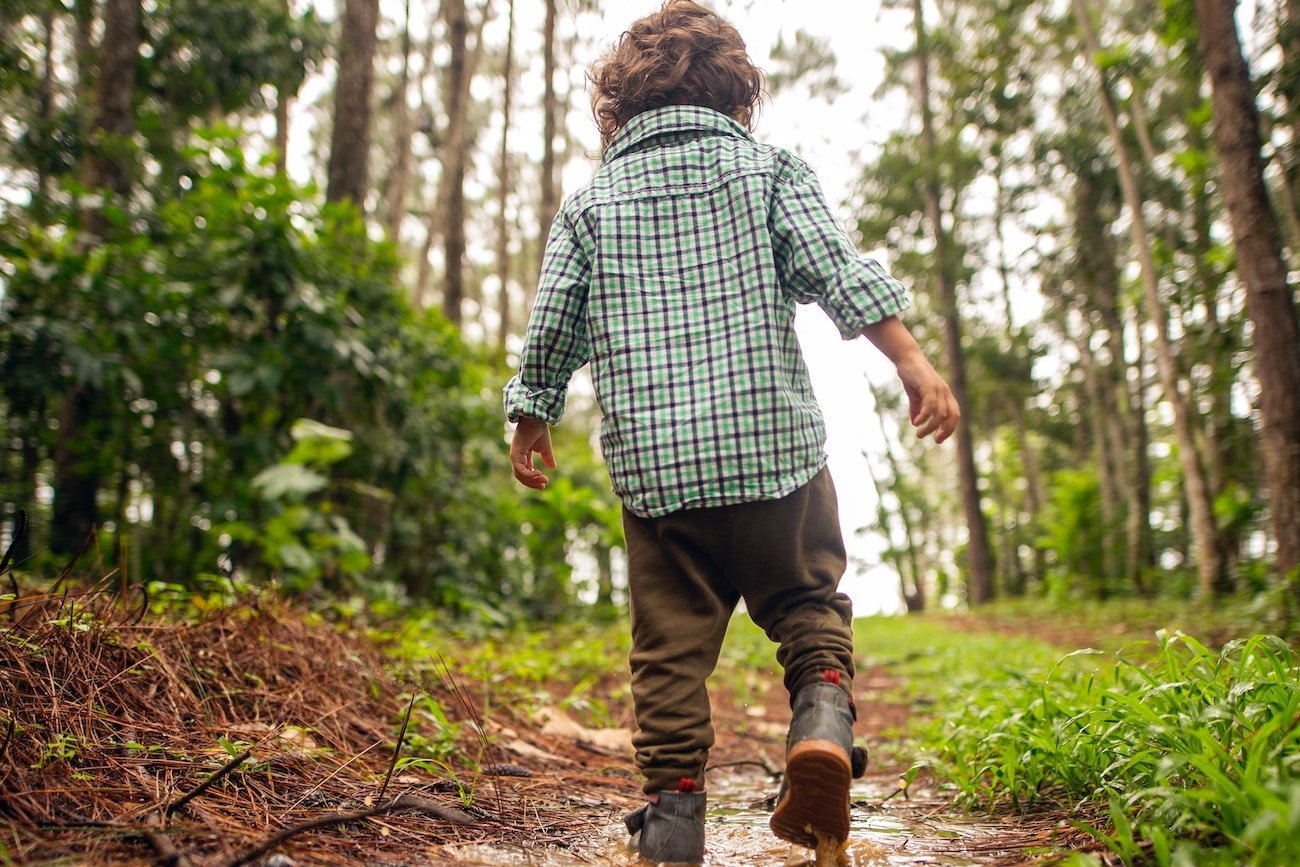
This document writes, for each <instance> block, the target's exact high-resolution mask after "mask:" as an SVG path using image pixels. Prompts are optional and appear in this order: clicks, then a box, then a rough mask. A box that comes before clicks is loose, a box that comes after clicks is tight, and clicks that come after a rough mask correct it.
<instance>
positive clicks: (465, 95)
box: [435, 0, 491, 326]
mask: <svg viewBox="0 0 1300 867" xmlns="http://www.w3.org/2000/svg"><path fill="white" fill-rule="evenodd" d="M442 9H443V15H444V16H445V18H446V24H447V40H448V43H449V45H450V49H451V51H450V59H449V61H448V64H447V81H446V105H447V134H446V137H445V139H444V141H443V150H442V175H441V177H440V179H439V183H438V203H437V206H436V214H435V219H437V222H438V224H439V227H440V228H441V231H442V242H443V260H444V264H445V268H446V273H445V275H444V278H443V291H442V312H443V313H444V314H445V315H446V316H447V318H448V319H450V320H451V321H452V322H453V323H455V324H456V325H457V326H459V325H460V323H461V319H462V316H463V312H462V309H461V308H462V305H463V302H464V300H465V176H466V173H467V171H468V169H469V158H470V150H471V147H472V145H473V142H474V136H475V132H476V131H475V130H473V129H471V126H470V122H469V112H470V107H471V99H470V85H471V84H472V83H473V81H474V75H475V73H476V72H477V71H478V66H479V61H480V60H481V59H482V57H483V27H484V25H485V24H486V23H487V19H488V15H489V14H490V13H491V3H490V2H486V0H485V2H484V3H483V4H482V6H481V8H480V14H479V16H478V22H477V24H476V26H475V28H474V36H475V41H474V46H473V50H472V51H471V50H470V46H469V34H470V21H469V14H468V12H467V10H466V8H465V0H443V4H442Z"/></svg>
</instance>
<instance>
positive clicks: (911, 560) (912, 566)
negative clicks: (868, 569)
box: [867, 379, 925, 614]
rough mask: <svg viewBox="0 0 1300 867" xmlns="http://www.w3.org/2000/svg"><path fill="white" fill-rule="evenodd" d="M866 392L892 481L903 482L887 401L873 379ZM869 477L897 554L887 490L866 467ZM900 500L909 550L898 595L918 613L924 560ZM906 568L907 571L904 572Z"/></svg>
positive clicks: (921, 605) (900, 567)
mask: <svg viewBox="0 0 1300 867" xmlns="http://www.w3.org/2000/svg"><path fill="white" fill-rule="evenodd" d="M867 388H868V389H869V390H870V391H871V397H872V399H873V400H874V401H875V407H876V411H875V413H874V415H875V417H876V422H877V424H879V425H880V439H881V442H883V443H884V444H885V461H886V462H887V463H888V464H889V473H890V478H892V479H895V480H897V479H900V478H902V476H900V475H899V473H900V468H899V466H898V459H897V458H896V457H895V456H894V443H893V439H892V438H891V437H890V435H889V431H888V430H887V429H886V428H885V417H884V415H883V414H882V413H881V412H880V407H882V406H884V401H883V398H882V395H881V393H880V389H879V388H878V387H877V386H876V384H875V383H874V382H872V381H871V380H870V379H868V380H867ZM867 473H868V475H870V476H871V485H872V487H873V488H874V489H875V492H876V518H877V520H878V522H879V523H880V531H881V532H882V533H884V534H885V538H886V539H887V540H888V541H889V545H890V547H891V548H894V549H895V550H897V545H896V544H895V542H894V531H893V525H892V524H891V523H890V520H889V519H890V517H891V515H890V514H889V511H888V510H887V509H886V508H885V507H884V498H885V492H884V486H883V485H881V484H880V480H879V479H878V478H876V470H875V467H873V466H871V463H870V462H868V464H867ZM895 499H896V500H898V509H897V511H896V512H895V514H896V515H897V517H898V520H899V523H901V524H902V526H903V542H904V544H905V545H906V546H907V556H906V558H904V557H901V556H900V557H899V558H898V562H897V567H898V589H899V594H900V595H901V596H902V597H903V605H904V607H906V608H907V611H908V613H912V614H915V613H919V612H921V611H924V610H925V579H924V576H922V574H921V556H920V553H919V552H918V551H917V541H916V534H915V533H914V532H913V525H912V521H911V518H910V516H909V509H908V504H907V503H906V502H904V501H903V498H902V497H900V496H897V495H895ZM904 565H906V567H907V568H906V569H904V568H903V567H904Z"/></svg>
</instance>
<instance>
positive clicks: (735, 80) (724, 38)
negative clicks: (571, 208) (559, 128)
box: [590, 0, 763, 148]
mask: <svg viewBox="0 0 1300 867" xmlns="http://www.w3.org/2000/svg"><path fill="white" fill-rule="evenodd" d="M590 78H591V83H592V85H593V87H594V90H593V92H592V96H591V107H592V113H593V114H595V116H596V126H597V127H598V128H599V130H600V145H601V147H602V148H604V147H608V146H609V143H610V142H611V141H612V140H613V139H614V136H615V135H616V134H617V133H618V131H619V130H620V129H622V128H623V126H624V125H625V124H626V123H627V122H628V121H629V120H631V119H632V118H633V117H635V116H636V115H638V114H640V113H641V112H643V111H646V110H648V109H652V108H661V107H663V106H665V105H701V106H704V107H705V108H711V109H714V110H715V111H720V112H722V113H723V114H725V115H728V116H730V117H732V118H735V120H736V121H738V122H739V123H741V124H743V125H744V126H745V127H746V128H751V127H752V123H753V119H754V113H755V111H756V109H757V108H758V104H759V100H760V99H761V98H762V95H763V73H762V72H760V71H759V69H758V67H756V66H755V65H754V63H753V61H751V60H750V59H749V54H748V53H747V52H746V51H745V41H744V40H743V39H741V38H740V33H738V32H737V31H736V28H735V27H732V26H731V25H730V24H729V23H727V22H726V21H725V20H723V19H722V18H721V17H719V16H718V15H717V14H715V13H713V12H710V11H709V10H708V9H705V8H704V7H703V6H701V5H700V4H698V3H695V2H694V0H667V2H666V3H664V6H663V8H662V9H660V10H659V11H658V12H656V13H654V14H653V15H647V16H646V17H644V18H641V19H639V20H637V21H635V22H633V23H632V26H631V27H629V28H628V29H627V31H626V32H625V33H624V34H623V35H622V36H620V37H619V40H618V43H617V44H616V45H615V46H614V47H613V48H611V49H610V50H609V51H607V52H606V53H605V55H604V56H603V57H601V59H600V60H599V61H597V63H596V65H595V66H594V67H593V68H592V71H591V74H590Z"/></svg>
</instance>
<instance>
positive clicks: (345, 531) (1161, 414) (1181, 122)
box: [0, 0, 1300, 623]
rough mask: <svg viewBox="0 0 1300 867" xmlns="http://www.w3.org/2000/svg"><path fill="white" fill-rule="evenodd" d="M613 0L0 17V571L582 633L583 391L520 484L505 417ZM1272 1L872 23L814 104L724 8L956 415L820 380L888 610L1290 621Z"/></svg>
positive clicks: (790, 61) (1289, 144)
mask: <svg viewBox="0 0 1300 867" xmlns="http://www.w3.org/2000/svg"><path fill="white" fill-rule="evenodd" d="M622 5H623V4H620V9H621V7H622ZM627 5H628V9H627V10H626V11H627V15H626V16H622V15H621V16H620V18H619V19H618V20H617V21H614V22H612V29H611V22H610V20H609V13H610V12H611V10H610V9H605V10H603V11H604V12H605V13H606V15H605V17H602V15H601V13H602V10H601V9H600V8H599V6H600V4H595V3H591V2H586V0H570V2H566V3H560V2H558V0H544V2H543V0H538V2H534V3H529V2H518V0H478V2H474V0H468V2H467V0H442V2H440V3H437V4H434V3H432V2H430V0H404V2H400V3H390V2H385V3H384V4H382V7H381V5H380V4H379V2H378V0H345V2H340V3H339V6H338V8H337V9H335V8H332V7H328V8H327V7H326V6H325V5H324V4H322V5H319V6H316V5H312V4H308V3H303V2H298V0H243V2H239V3H222V2H213V0H150V2H144V0H103V2H100V3H65V2H62V0H3V2H0V52H2V55H3V56H0V99H2V100H3V106H4V111H3V122H2V125H0V191H2V193H3V196H2V199H0V208H2V210H0V404H3V411H4V435H3V438H2V439H0V510H2V511H0V545H2V546H4V547H8V546H10V545H11V544H12V545H13V554H14V562H15V564H16V566H17V569H18V571H19V572H20V573H23V574H25V575H35V576H52V575H54V574H56V573H58V572H59V571H60V570H61V569H63V568H64V567H65V566H66V565H67V564H68V563H69V562H72V561H73V560H74V559H78V558H83V559H79V562H80V563H81V565H82V566H83V567H89V565H90V564H92V563H95V564H97V566H96V567H95V568H97V569H98V571H99V573H100V574H105V573H107V572H109V571H112V570H117V574H118V575H119V576H120V578H121V580H123V582H127V581H129V582H131V583H142V584H145V585H147V586H149V587H151V588H153V590H154V592H155V593H156V592H158V591H160V590H164V589H166V588H175V589H177V590H179V591H181V592H185V593H189V592H192V591H194V590H200V591H201V590H203V589H205V588H218V587H227V586H228V585H229V583H230V582H231V581H232V580H233V581H235V582H236V583H237V584H261V583H267V582H274V583H276V584H278V585H279V586H281V587H282V588H284V589H285V590H286V591H288V592H291V593H300V594H306V595H311V596H315V597H333V598H340V597H352V598H357V599H369V600H371V601H375V600H378V599H390V600H393V601H396V602H402V603H404V602H410V603H413V604H414V605H416V606H419V607H428V608H434V609H438V610H441V611H445V612H449V613H452V614H455V615H461V616H469V617H480V618H485V619H487V620H489V621H492V622H498V623H503V622H510V621H514V620H521V619H522V620H554V619H557V618H561V617H563V616H565V615H567V614H571V613H573V612H575V611H578V610H581V611H584V612H585V611H590V610H591V609H592V608H593V607H595V608H596V609H597V610H601V611H613V610H616V608H617V605H618V604H619V603H620V602H621V597H620V592H619V564H620V555H621V551H620V545H621V537H620V529H619V523H618V506H617V502H616V500H615V499H614V498H613V496H612V494H611V493H610V492H609V485H608V481H607V478H606V476H605V472H604V469H603V466H602V465H601V462H600V459H599V455H598V452H597V448H596V445H595V440H594V437H595V433H596V429H597V426H598V412H597V410H596V408H595V406H594V401H591V400H590V399H587V400H582V399H579V400H575V402H574V405H573V406H572V407H571V409H570V413H569V416H568V417H567V418H566V420H565V423H564V424H562V425H561V426H560V427H559V428H558V429H557V431H556V436H557V438H558V441H557V451H558V453H559V454H560V455H561V456H562V460H563V472H561V473H559V474H558V475H557V478H556V479H555V480H554V481H553V483H552V484H551V485H550V486H549V487H548V489H547V490H546V491H545V492H544V493H541V494H531V493H527V492H524V491H523V490H522V489H520V488H518V486H516V485H514V484H513V483H512V482H511V480H510V477H509V470H508V465H507V461H506V460H505V441H506V436H507V431H506V428H505V424H504V422H503V420H502V417H501V411H500V401H499V390H500V386H501V384H502V383H503V382H504V380H505V379H506V378H507V377H508V376H509V373H510V369H511V366H512V363H513V361H514V351H515V350H516V349H517V346H518V335H519V334H520V333H521V332H522V329H523V327H524V325H525V324H526V317H527V311H528V308H529V305H530V300H531V292H532V289H533V286H534V283H535V279H536V275H537V270H538V266H539V258H540V248H541V245H542V242H543V240H544V238H545V236H546V233H547V227H548V225H549V221H550V218H551V215H553V214H554V213H555V210H556V208H557V206H558V203H559V201H560V199H561V197H562V196H563V194H564V193H565V191H566V189H568V188H571V187H572V186H574V185H575V184H576V183H580V182H581V180H582V179H584V178H585V177H586V176H587V175H588V174H589V172H590V171H591V167H592V162H591V160H590V159H589V156H590V154H589V151H590V150H591V147H590V145H589V144H588V142H589V140H590V139H589V137H590V133H589V132H588V129H589V126H590V121H589V120H588V118H587V110H586V95H585V91H584V81H583V70H584V69H585V67H586V66H587V65H588V64H589V62H590V60H591V59H592V58H593V57H594V56H595V55H596V53H597V52H598V51H599V48H600V47H601V44H602V41H607V40H608V39H610V38H612V37H614V36H615V35H616V33H617V29H618V28H620V27H622V26H623V25H625V24H626V23H627V22H626V21H625V20H623V18H624V17H626V18H627V20H630V19H631V17H633V16H635V15H638V14H643V13H644V12H648V11H651V10H652V9H653V8H654V4H651V3H645V4H641V6H640V7H637V8H631V7H632V5H633V4H627ZM814 5H815V4H814ZM1293 6H1294V4H1290V3H1287V4H1283V3H1274V2H1265V3H1259V4H1256V5H1252V6H1248V7H1247V6H1243V7H1241V8H1238V7H1237V6H1236V4H1235V3H1232V2H1220V0H1197V2H1195V3H1193V2H1191V0H1160V2H1139V3H1125V4H1119V3H1110V2H1100V0H1076V2H1074V3H1073V5H1071V4H1064V3H1043V2H1031V0H945V2H941V3H934V4H930V3H923V2H921V0H916V2H914V3H890V4H887V5H886V7H885V8H884V9H883V10H877V9H875V8H874V7H872V8H870V9H864V10H863V11H861V12H860V13H855V14H860V15H861V20H862V21H864V22H866V21H868V20H874V21H877V22H882V24H881V26H880V28H879V29H880V31H881V32H882V33H885V34H887V35H888V41H889V44H888V45H882V46H880V47H879V51H880V57H881V60H882V79H881V84H880V88H879V92H878V93H876V94H874V95H873V96H872V99H871V100H870V101H868V102H867V103H866V104H861V105H852V106H849V105H847V104H846V94H849V93H853V94H855V98H856V95H858V94H860V93H861V88H858V89H856V90H855V89H853V88H852V87H851V84H852V82H846V81H845V80H844V79H843V78H842V76H841V75H840V74H839V73H838V72H837V65H836V59H835V57H834V53H833V51H832V46H831V43H830V41H829V40H828V38H827V36H826V35H825V33H824V32H819V31H818V30H817V27H820V26H821V25H822V22H819V21H817V20H816V19H817V18H818V17H819V16H817V15H805V14H804V13H805V12H807V11H808V8H806V7H800V8H799V9H798V10H796V9H795V8H794V7H792V6H790V5H789V4H785V3H761V2H723V3H720V4H719V5H718V10H719V11H720V12H722V13H723V14H724V15H727V16H729V17H731V18H732V19H733V20H735V21H737V23H738V24H739V25H740V26H741V29H742V31H744V30H745V21H746V18H747V16H748V17H753V18H755V19H758V18H762V19H764V20H770V17H771V15H772V11H773V9H777V10H779V11H780V13H781V15H782V20H783V21H784V22H785V23H783V24H781V26H780V27H779V29H778V30H777V32H776V35H777V36H778V37H779V38H777V39H776V41H775V42H774V43H773V44H771V45H757V44H753V45H751V48H752V50H753V51H754V53H755V56H756V57H759V58H760V59H762V60H763V63H764V66H765V67H766V69H767V72H768V74H769V87H770V90H771V93H772V95H773V100H774V101H776V100H786V101H791V100H797V101H802V102H805V103H809V104H812V103H819V102H820V103H824V104H826V105H828V106H834V110H835V111H836V112H838V113H839V114H841V115H846V116H852V117H864V116H865V117H869V118H870V119H871V120H870V127H871V129H872V131H873V132H872V135H873V136H874V140H872V141H843V142H840V144H841V145H842V147H843V149H844V151H845V152H846V153H847V154H849V157H848V159H846V160H844V161H843V162H842V163H841V164H848V165H852V166H854V167H855V169H854V172H853V174H852V176H851V177H849V178H847V180H846V181H845V182H844V183H843V185H842V188H841V186H839V185H837V186H835V187H832V188H830V189H828V193H829V195H830V197H831V199H832V201H833V202H835V203H836V204H837V205H838V206H839V207H840V208H841V212H842V213H843V214H844V215H845V216H846V222H847V223H848V224H849V228H850V229H851V230H852V231H853V232H854V234H855V236H856V237H857V239H858V240H859V242H860V243H861V245H862V246H863V247H864V249H868V250H874V251H876V252H877V253H878V254H879V255H881V256H882V258H884V259H886V260H887V261H888V262H889V263H890V266H891V269H892V270H893V271H894V273H896V274H897V275H898V276H899V277H900V278H901V279H903V280H904V281H905V282H906V283H907V284H908V285H909V287H910V288H911V289H912V291H913V293H914V298H915V307H914V311H913V313H911V314H909V322H910V324H912V325H913V327H914V328H915V329H916V331H917V332H918V334H919V336H920V339H921V340H922V341H923V343H925V344H926V345H927V347H928V348H929V349H930V351H931V354H932V356H933V357H934V358H936V359H937V360H938V362H939V367H940V369H941V370H942V371H943V372H944V373H945V375H946V376H947V377H948V378H949V380H950V381H951V382H952V383H953V385H954V389H955V390H956V392H957V393H958V397H959V400H960V402H961V403H962V406H963V412H964V423H963V426H962V428H961V434H960V436H959V437H958V438H957V440H956V442H955V446H954V447H953V448H942V449H934V448H928V449H927V448H923V447H921V445H920V444H919V443H917V442H915V441H914V440H913V439H912V438H910V437H909V435H908V434H907V430H906V429H907V424H906V419H905V411H904V408H903V407H902V406H901V405H900V403H899V400H898V395H897V389H896V388H895V387H894V386H893V384H892V383H890V382H889V381H888V378H887V375H886V376H873V377H871V378H869V379H868V378H860V379H858V380H857V382H858V385H857V388H858V389H859V390H858V391H856V392H853V393H849V394H844V393H841V394H835V395H833V396H827V395H824V396H823V400H825V401H828V402H830V401H834V402H839V401H856V402H859V403H864V402H865V398H866V397H867V396H868V395H870V396H871V397H872V398H873V399H874V402H875V409H876V410H877V411H878V412H877V413H875V414H873V415H875V416H878V418H879V436H876V434H875V433H872V434H871V438H870V439H869V440H868V439H867V438H866V436H865V435H864V442H871V443H874V445H873V446H872V451H873V453H872V454H871V455H869V456H868V460H867V461H865V462H864V463H863V464H862V467H863V468H864V471H865V472H866V474H867V478H865V479H854V480H851V482H850V483H851V484H852V485H853V486H855V487H860V488H869V489H870V491H872V492H874V494H875V496H874V499H873V500H872V502H873V504H874V505H873V506H872V512H873V515H872V517H871V520H870V521H869V522H867V524H866V525H865V526H863V527H861V528H860V530H861V532H862V533H864V534H867V535H869V536H870V537H872V538H873V539H875V540H876V541H875V542H874V548H873V550H874V551H876V552H878V557H879V559H880V560H881V561H882V562H883V563H884V564H886V565H887V567H888V568H889V569H890V570H891V571H892V572H894V573H896V574H897V575H898V576H899V595H900V597H901V599H902V602H903V605H904V606H905V607H906V608H907V609H908V610H921V609H925V608H927V607H935V606H938V605H954V604H957V605H970V606H979V605H982V604H984V603H986V602H988V601H990V600H992V599H994V598H996V597H1016V596H1026V595H1027V596H1033V597H1044V598H1047V599H1048V600H1050V601H1051V602H1052V604H1056V605H1067V604H1071V603H1072V601H1074V600H1079V599H1105V598H1111V597H1117V596H1141V597H1149V596H1153V595H1166V596H1171V597H1175V598H1191V597H1199V598H1205V599H1212V598H1216V597H1228V596H1232V597H1237V598H1240V599H1243V600H1248V603H1249V604H1250V605H1252V606H1254V610H1256V612H1257V613H1258V614H1259V619H1260V620H1261V621H1265V620H1284V621H1289V619H1290V618H1292V617H1294V616H1295V613H1296V612H1297V611H1300V609H1298V608H1297V606H1300V577H1298V575H1300V571H1298V570H1300V334H1298V327H1297V315H1296V307H1295V294H1294V289H1293V288H1292V284H1291V282H1290V280H1289V275H1290V273H1291V264H1292V260H1293V258H1294V257H1295V255H1296V249H1297V246H1296V245H1297V243H1298V242H1300V207H1298V206H1297V182H1298V180H1300V179H1298V178H1297V164H1298V163H1300V152H1297V150H1296V142H1297V140H1298V138H1297V136H1300V24H1295V23H1293V19H1295V18H1296V17H1297V16H1298V15H1300V10H1297V9H1296V8H1293ZM641 7H644V8H641ZM877 15H878V16H879V17H874V16H877ZM824 23H825V25H826V26H827V27H829V26H835V25H836V24H837V22H836V21H834V20H827V21H825V22H824ZM838 23H842V22H838ZM1243 34H1244V35H1245V36H1244V37H1243ZM751 38H752V37H751ZM873 50H874V49H873ZM761 133H762V127H761V126H760V137H761ZM290 142H300V143H304V144H299V145H298V146H296V147H291V146H290ZM290 157H292V158H293V161H294V162H293V171H292V172H290V171H289V169H290V164H289V162H288V160H289V158H290ZM1026 310H1028V311H1034V314H1033V315H1032V316H1026V315H1025V313H1024V311H1026ZM869 417H870V416H869ZM871 424H875V422H874V421H872V422H871ZM845 484H846V483H845V482H844V481H841V486H844V485H845ZM24 519H25V521H26V523H27V531H26V532H20V526H21V525H22V524H23V522H24Z"/></svg>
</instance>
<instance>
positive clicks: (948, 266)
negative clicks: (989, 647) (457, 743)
mask: <svg viewBox="0 0 1300 867" xmlns="http://www.w3.org/2000/svg"><path fill="white" fill-rule="evenodd" d="M913 13H914V19H915V23H916V65H917V88H916V89H917V102H918V103H919V105H920V109H921V147H922V148H923V150H924V160H925V165H926V174H927V178H926V182H925V212H926V217H927V219H928V221H929V223H930V229H931V231H932V232H933V234H934V243H935V256H936V258H937V260H938V261H937V263H936V265H937V267H936V269H935V270H936V273H935V289H936V296H937V297H936V299H935V300H936V304H935V307H936V308H937V310H938V311H939V315H940V316H941V317H942V318H943V337H944V355H945V358H946V360H947V368H948V371H947V372H948V384H949V385H950V386H951V388H952V392H953V396H954V397H956V398H957V404H958V406H960V407H961V410H962V415H963V417H964V418H963V423H962V424H960V425H958V426H957V469H958V475H959V481H960V485H961V500H962V510H963V512H964V513H965V515H966V527H967V531H968V533H969V538H968V541H967V556H968V559H969V562H968V564H967V568H968V569H969V572H970V574H969V577H968V579H967V585H966V597H967V601H968V602H969V603H970V604H971V605H982V604H984V603H985V602H988V601H989V600H990V599H992V598H993V555H992V552H991V551H990V549H989V537H988V524H987V522H986V520H985V518H984V510H983V505H982V503H981V500H980V490H979V471H978V469H977V468H976V466H975V447H974V441H973V438H972V437H971V421H970V419H971V416H970V397H969V392H968V389H967V387H966V357H965V355H964V354H963V352H962V341H961V334H962V326H961V316H960V313H959V311H958V309H957V277H956V263H954V262H953V251H952V244H951V239H950V238H949V237H948V231H947V228H946V227H945V226H944V223H943V212H942V205H941V202H940V189H939V177H938V159H939V157H938V147H937V145H936V143H935V136H934V117H933V115H932V113H931V111H930V70H929V66H930V59H929V50H928V44H927V38H926V31H925V18H924V15H923V12H922V6H921V0H913Z"/></svg>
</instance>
